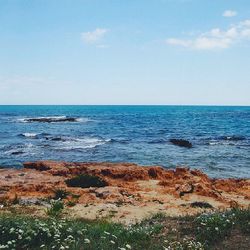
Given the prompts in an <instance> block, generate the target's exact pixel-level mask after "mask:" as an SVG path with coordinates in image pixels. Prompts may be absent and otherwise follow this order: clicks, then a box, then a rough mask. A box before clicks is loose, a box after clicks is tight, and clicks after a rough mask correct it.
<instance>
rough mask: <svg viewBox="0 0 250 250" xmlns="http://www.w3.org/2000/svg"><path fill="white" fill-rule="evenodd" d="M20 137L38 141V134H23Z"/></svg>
mask: <svg viewBox="0 0 250 250" xmlns="http://www.w3.org/2000/svg"><path fill="white" fill-rule="evenodd" d="M20 136H23V137H27V138H34V139H36V138H37V136H38V134H36V133H22V134H20Z"/></svg>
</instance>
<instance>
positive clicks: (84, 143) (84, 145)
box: [59, 137, 110, 150]
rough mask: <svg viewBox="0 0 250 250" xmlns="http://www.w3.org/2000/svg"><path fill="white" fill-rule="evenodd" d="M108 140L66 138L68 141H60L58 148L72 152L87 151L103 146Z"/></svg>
mask: <svg viewBox="0 0 250 250" xmlns="http://www.w3.org/2000/svg"><path fill="white" fill-rule="evenodd" d="M108 141H110V140H104V139H100V138H91V137H85V138H68V140H67V139H66V140H64V141H61V142H60V143H59V148H60V149H63V150H74V149H88V148H95V147H97V146H100V145H103V144H105V143H107V142H108Z"/></svg>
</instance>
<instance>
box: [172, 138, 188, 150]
mask: <svg viewBox="0 0 250 250" xmlns="http://www.w3.org/2000/svg"><path fill="white" fill-rule="evenodd" d="M169 141H170V142H171V143H172V144H174V145H176V146H179V147H185V148H192V146H193V145H192V143H191V142H189V141H187V140H183V139H170V140H169Z"/></svg>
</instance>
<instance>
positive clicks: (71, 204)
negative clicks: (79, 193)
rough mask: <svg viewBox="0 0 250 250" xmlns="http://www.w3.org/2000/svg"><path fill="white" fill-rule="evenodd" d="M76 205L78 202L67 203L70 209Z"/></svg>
mask: <svg viewBox="0 0 250 250" xmlns="http://www.w3.org/2000/svg"><path fill="white" fill-rule="evenodd" d="M75 205H76V201H68V202H67V206H69V207H73V206H75Z"/></svg>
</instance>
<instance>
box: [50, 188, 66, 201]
mask: <svg viewBox="0 0 250 250" xmlns="http://www.w3.org/2000/svg"><path fill="white" fill-rule="evenodd" d="M68 195H69V192H67V191H66V190H64V189H56V190H54V197H53V199H55V200H59V199H61V200H62V199H65V198H66V197H67V196H68Z"/></svg>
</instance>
